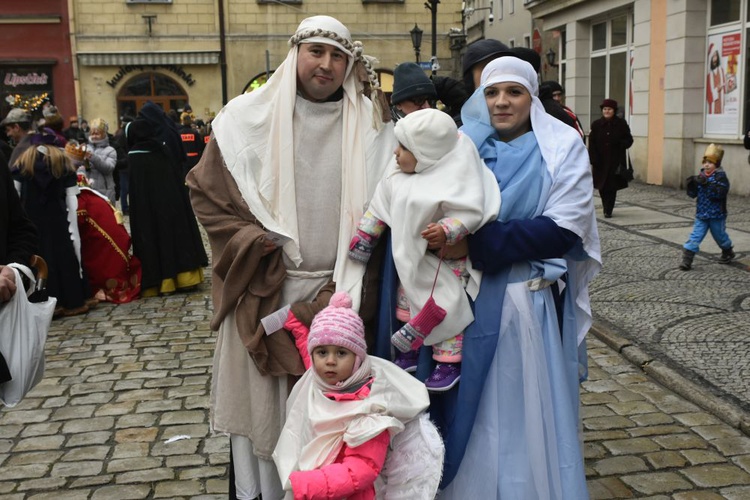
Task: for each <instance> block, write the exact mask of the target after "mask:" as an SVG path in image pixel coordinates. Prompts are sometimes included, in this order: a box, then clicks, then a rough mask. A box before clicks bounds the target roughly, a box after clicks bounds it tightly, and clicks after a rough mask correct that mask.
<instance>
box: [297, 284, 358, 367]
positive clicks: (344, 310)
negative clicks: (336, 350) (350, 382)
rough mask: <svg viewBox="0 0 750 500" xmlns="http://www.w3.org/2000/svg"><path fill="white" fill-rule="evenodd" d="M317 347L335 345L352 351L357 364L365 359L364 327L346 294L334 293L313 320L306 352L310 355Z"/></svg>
mask: <svg viewBox="0 0 750 500" xmlns="http://www.w3.org/2000/svg"><path fill="white" fill-rule="evenodd" d="M319 345H336V346H340V347H345V348H346V349H349V350H350V351H352V352H353V353H354V354H355V355H356V356H357V360H358V361H359V363H357V366H359V364H360V363H361V362H362V360H364V359H365V357H367V344H366V343H365V325H364V323H363V322H362V318H360V317H359V315H358V314H357V313H356V312H354V310H353V309H352V298H351V297H350V296H349V294H348V293H346V292H336V293H334V294H333V296H332V297H331V300H330V302H329V303H328V307H326V308H325V309H323V310H322V311H320V312H319V313H318V314H316V315H315V318H313V321H312V325H310V335H309V336H308V338H307V350H308V351H309V352H310V354H312V352H313V349H315V348H316V347H317V346H319Z"/></svg>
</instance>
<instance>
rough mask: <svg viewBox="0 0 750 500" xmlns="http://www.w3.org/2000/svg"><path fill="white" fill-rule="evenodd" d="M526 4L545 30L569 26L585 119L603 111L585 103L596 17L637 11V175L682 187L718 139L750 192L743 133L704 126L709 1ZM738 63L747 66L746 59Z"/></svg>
mask: <svg viewBox="0 0 750 500" xmlns="http://www.w3.org/2000/svg"><path fill="white" fill-rule="evenodd" d="M747 4H748V0H743V9H748V8H750V7H748V6H747ZM525 5H526V7H527V8H528V9H529V11H530V12H531V14H532V16H533V17H534V19H535V20H541V21H542V22H543V26H544V29H545V30H548V31H549V30H553V29H565V30H566V34H567V51H568V69H567V78H566V81H565V84H564V85H565V89H566V100H567V104H568V105H570V106H571V107H572V108H573V109H574V110H575V111H576V113H577V114H578V116H579V118H581V121H583V122H584V124H589V123H590V121H591V120H592V119H594V118H596V117H597V116H598V111H599V110H598V109H594V110H591V109H588V107H589V103H588V101H589V95H590V90H589V87H590V78H589V77H590V57H591V56H590V40H589V38H590V32H591V24H592V22H598V21H599V20H601V19H604V18H606V17H607V15H609V14H610V13H612V12H614V11H616V10H618V9H619V10H622V9H623V8H626V9H629V10H630V11H631V12H632V13H633V40H632V43H631V48H632V49H633V72H632V82H631V83H632V88H633V112H632V114H631V116H630V117H629V119H630V127H631V130H632V132H633V137H634V139H635V143H634V144H633V146H632V147H631V148H630V156H631V159H632V161H633V166H634V168H635V175H636V178H638V179H640V180H642V181H644V182H648V183H651V184H663V185H667V186H671V187H678V188H679V187H684V183H685V179H686V178H687V177H688V176H689V175H693V174H695V173H696V172H697V171H698V169H699V168H700V161H701V158H702V156H703V152H704V151H705V149H706V146H708V144H710V143H712V142H713V143H716V144H720V145H721V146H722V147H723V148H724V150H725V154H724V161H723V167H724V168H725V170H726V171H727V175H728V176H729V178H730V179H731V182H732V192H733V193H736V194H741V195H750V169H748V168H747V163H748V161H750V160H749V159H748V153H747V150H745V149H744V147H743V145H742V140H741V139H740V138H739V137H727V136H722V137H710V136H709V137H706V136H704V132H703V127H704V118H705V116H704V113H705V110H704V106H705V105H704V103H705V65H706V60H705V58H706V40H707V18H708V14H709V13H708V6H709V2H708V1H707V0H527V1H526V2H525ZM743 12H744V11H743ZM743 36H744V33H743ZM743 42H746V40H743ZM747 47H748V44H747V43H744V46H743V49H742V51H743V52H742V53H741V56H740V57H741V61H742V63H741V64H744V63H745V62H747V61H748V48H747ZM741 69H742V71H743V72H744V71H745V68H744V66H742V67H741ZM743 77H744V73H743ZM748 84H750V82H744V85H748Z"/></svg>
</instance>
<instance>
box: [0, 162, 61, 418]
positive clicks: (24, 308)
mask: <svg viewBox="0 0 750 500" xmlns="http://www.w3.org/2000/svg"><path fill="white" fill-rule="evenodd" d="M0 228H2V229H0V332H1V334H0V400H2V401H3V402H4V403H5V404H6V405H7V406H15V405H16V404H17V403H18V402H19V401H20V400H21V398H23V396H24V395H25V394H26V393H27V392H28V391H29V390H31V388H32V387H33V386H34V385H35V384H36V383H37V382H38V381H39V380H40V379H41V374H43V372H44V365H43V361H44V340H45V339H46V336H47V331H48V329H49V324H50V321H51V320H52V313H53V311H54V309H55V303H56V300H55V299H48V300H47V301H45V302H44V303H41V304H32V303H30V302H28V299H27V295H30V292H31V291H33V289H34V285H35V281H34V277H33V275H32V273H31V270H30V268H29V267H30V261H31V257H32V255H33V254H34V253H35V252H37V250H38V240H37V231H36V227H35V226H34V224H33V223H32V222H31V220H30V219H29V217H28V216H27V215H26V213H25V212H24V210H23V207H22V206H21V201H20V199H19V198H18V193H17V192H16V188H15V186H14V184H13V182H11V177H10V170H9V169H8V163H7V160H6V159H5V156H3V155H2V154H0ZM35 318H39V319H38V320H35ZM40 340H41V342H39V341H40ZM29 355H30V357H29ZM19 356H20V357H19ZM30 358H33V359H35V360H36V362H33V361H32V359H30ZM40 363H41V371H40V370H39V366H40Z"/></svg>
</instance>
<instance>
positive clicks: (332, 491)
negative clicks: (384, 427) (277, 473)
mask: <svg viewBox="0 0 750 500" xmlns="http://www.w3.org/2000/svg"><path fill="white" fill-rule="evenodd" d="M390 441H391V437H390V435H389V433H388V431H383V432H382V433H380V434H379V435H378V436H376V437H374V438H373V439H371V440H369V441H367V442H366V443H364V444H363V445H360V446H357V447H356V448H349V447H348V446H346V445H344V448H343V450H342V452H341V454H339V460H340V462H337V463H333V464H331V465H326V466H325V467H321V468H320V469H315V470H310V471H296V472H293V473H292V474H291V475H290V476H289V480H290V481H291V483H292V492H293V493H294V500H328V499H333V498H348V497H350V496H352V495H353V494H354V493H357V492H360V491H364V490H367V489H371V488H373V483H374V482H375V479H376V478H377V477H378V475H379V474H380V470H381V469H382V468H383V463H384V462H385V456H386V453H387V452H388V444H389V443H390Z"/></svg>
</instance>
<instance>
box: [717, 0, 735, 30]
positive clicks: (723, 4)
mask: <svg viewBox="0 0 750 500" xmlns="http://www.w3.org/2000/svg"><path fill="white" fill-rule="evenodd" d="M710 14H711V17H710V19H711V23H710V25H711V26H718V25H720V24H726V23H732V22H736V21H739V20H740V0H711V12H710Z"/></svg>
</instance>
